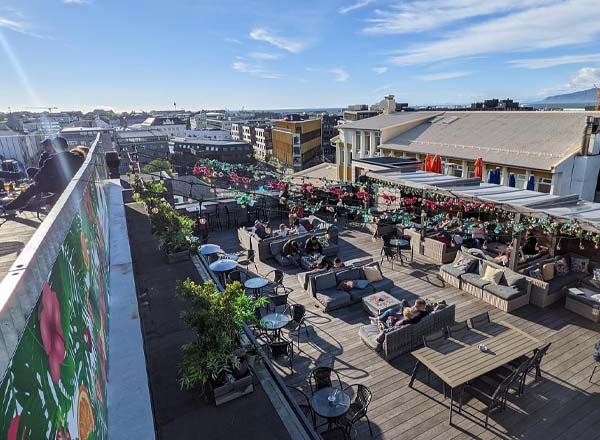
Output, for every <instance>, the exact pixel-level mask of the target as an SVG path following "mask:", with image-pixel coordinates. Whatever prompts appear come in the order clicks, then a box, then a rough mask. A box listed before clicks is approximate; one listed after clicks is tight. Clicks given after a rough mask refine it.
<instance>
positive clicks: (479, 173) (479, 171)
mask: <svg viewBox="0 0 600 440" xmlns="http://www.w3.org/2000/svg"><path fill="white" fill-rule="evenodd" d="M475 177H479V178H480V179H481V178H482V177H483V159H482V158H481V157H480V158H479V159H477V160H476V161H475Z"/></svg>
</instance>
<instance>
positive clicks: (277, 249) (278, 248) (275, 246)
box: [269, 240, 285, 256]
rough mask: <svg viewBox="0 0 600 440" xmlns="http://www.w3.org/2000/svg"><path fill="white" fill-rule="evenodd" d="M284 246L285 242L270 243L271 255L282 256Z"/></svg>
mask: <svg viewBox="0 0 600 440" xmlns="http://www.w3.org/2000/svg"><path fill="white" fill-rule="evenodd" d="M284 244H285V241H279V240H278V241H274V242H272V243H270V244H269V247H270V249H271V254H273V256H275V255H279V254H281V252H282V251H283V245H284Z"/></svg>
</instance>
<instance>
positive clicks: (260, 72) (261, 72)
mask: <svg viewBox="0 0 600 440" xmlns="http://www.w3.org/2000/svg"><path fill="white" fill-rule="evenodd" d="M231 68H232V69H233V70H237V71H238V72H242V73H248V74H250V75H253V76H258V77H260V78H265V79H281V78H283V75H282V74H280V73H276V72H271V71H269V70H267V69H265V68H264V67H263V66H262V65H261V64H255V63H249V62H246V61H235V62H234V63H233V64H232V65H231Z"/></svg>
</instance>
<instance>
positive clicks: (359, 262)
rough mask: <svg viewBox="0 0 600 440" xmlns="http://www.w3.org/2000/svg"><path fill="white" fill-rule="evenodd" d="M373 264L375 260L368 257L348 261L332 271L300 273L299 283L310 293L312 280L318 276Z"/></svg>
mask: <svg viewBox="0 0 600 440" xmlns="http://www.w3.org/2000/svg"><path fill="white" fill-rule="evenodd" d="M372 262H373V258H372V257H366V258H356V259H354V260H348V261H346V262H345V263H344V267H340V268H338V269H335V268H331V269H319V270H309V271H307V272H300V273H298V282H299V283H300V286H302V288H303V289H304V290H306V291H308V290H309V289H310V280H311V278H313V277H314V276H316V275H321V274H324V273H327V272H330V271H334V272H337V271H340V270H344V269H347V268H349V267H359V266H364V265H365V264H368V263H372Z"/></svg>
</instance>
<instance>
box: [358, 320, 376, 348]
mask: <svg viewBox="0 0 600 440" xmlns="http://www.w3.org/2000/svg"><path fill="white" fill-rule="evenodd" d="M379 333H381V331H380V330H379V328H378V327H377V325H376V324H369V325H361V326H360V328H359V329H358V335H359V336H360V339H362V341H363V342H364V343H365V344H367V345H368V346H369V347H371V348H372V349H373V350H375V351H379V350H381V344H380V343H378V342H377V337H378V336H379Z"/></svg>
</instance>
